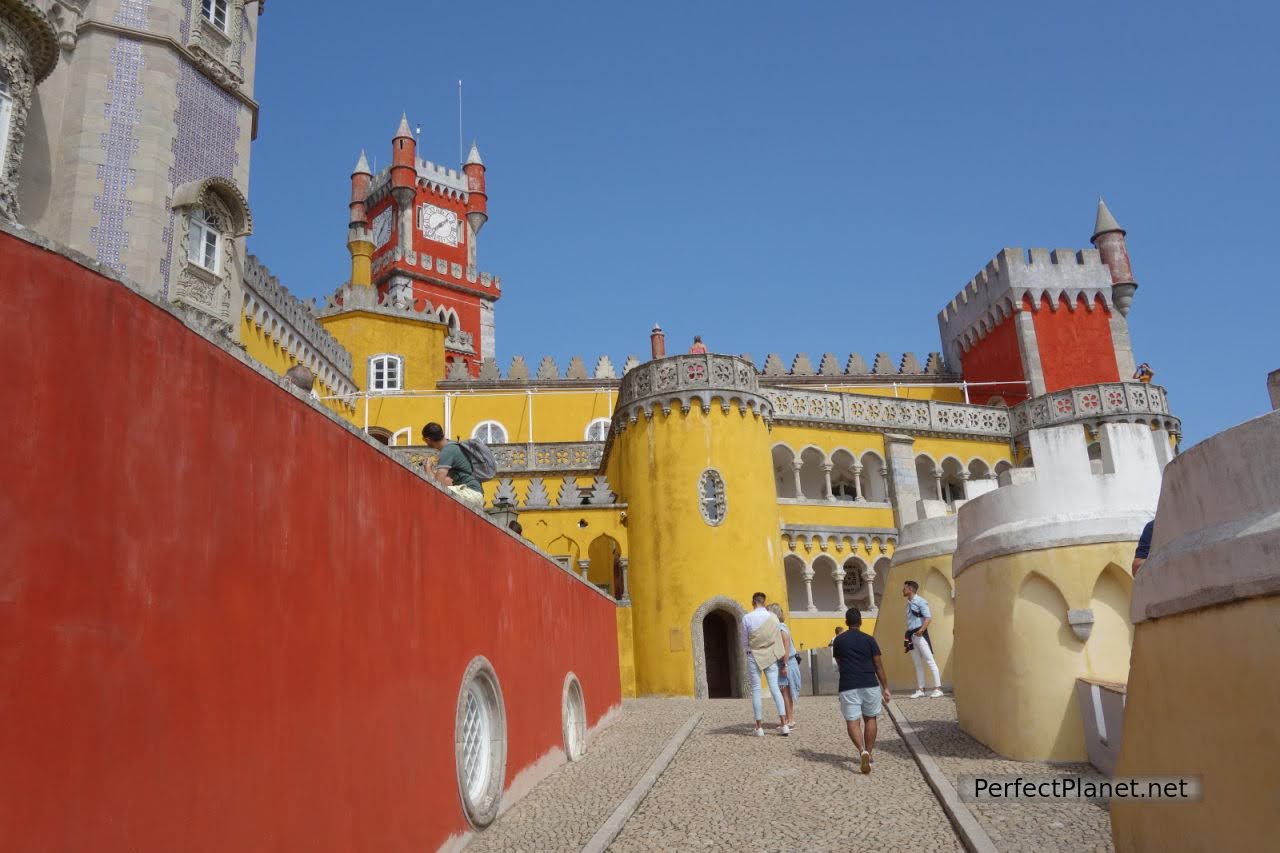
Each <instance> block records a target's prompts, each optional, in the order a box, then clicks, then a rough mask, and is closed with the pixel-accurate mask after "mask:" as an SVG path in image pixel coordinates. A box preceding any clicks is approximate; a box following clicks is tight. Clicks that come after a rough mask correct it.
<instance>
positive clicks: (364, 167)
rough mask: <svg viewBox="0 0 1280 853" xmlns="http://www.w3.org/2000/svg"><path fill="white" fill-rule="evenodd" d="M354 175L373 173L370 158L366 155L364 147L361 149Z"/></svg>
mask: <svg viewBox="0 0 1280 853" xmlns="http://www.w3.org/2000/svg"><path fill="white" fill-rule="evenodd" d="M351 174H353V175H372V174H373V172H370V171H369V158H368V157H366V156H365V153H364V149H363V148H362V149H360V159H359V160H357V161H356V169H355V171H354V172H352V173H351Z"/></svg>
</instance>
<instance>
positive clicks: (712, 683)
mask: <svg viewBox="0 0 1280 853" xmlns="http://www.w3.org/2000/svg"><path fill="white" fill-rule="evenodd" d="M734 627H735V625H734V619H733V617H732V616H730V615H729V614H728V613H725V612H724V611H723V610H712V611H711V612H710V613H708V614H707V615H706V616H704V617H702V643H703V649H704V652H705V654H706V656H707V696H708V697H709V698H711V699H732V698H733V695H734V693H733V654H732V652H731V651H730V650H731V649H732V648H733V635H734V633H736V632H735V631H734Z"/></svg>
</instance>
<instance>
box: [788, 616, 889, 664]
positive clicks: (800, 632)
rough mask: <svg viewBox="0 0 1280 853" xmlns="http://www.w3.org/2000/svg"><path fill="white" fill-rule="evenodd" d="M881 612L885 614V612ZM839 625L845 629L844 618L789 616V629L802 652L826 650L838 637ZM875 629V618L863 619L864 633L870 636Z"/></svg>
mask: <svg viewBox="0 0 1280 853" xmlns="http://www.w3.org/2000/svg"><path fill="white" fill-rule="evenodd" d="M881 612H882V613H883V611H881ZM837 625H839V626H840V627H841V628H843V627H845V625H844V618H843V617H841V618H836V617H834V616H819V617H810V616H802V615H797V614H795V613H789V614H787V627H788V628H790V629H791V637H792V639H794V640H795V643H796V648H797V649H800V650H801V651H806V650H808V649H821V648H825V647H826V645H827V644H828V643H830V642H831V639H832V638H833V637H834V636H835V635H836V633H835V629H836V626H837ZM875 628H876V619H875V617H863V619H862V628H861V630H862V633H864V634H870V633H872V632H874V631H875ZM885 653H886V654H888V650H885Z"/></svg>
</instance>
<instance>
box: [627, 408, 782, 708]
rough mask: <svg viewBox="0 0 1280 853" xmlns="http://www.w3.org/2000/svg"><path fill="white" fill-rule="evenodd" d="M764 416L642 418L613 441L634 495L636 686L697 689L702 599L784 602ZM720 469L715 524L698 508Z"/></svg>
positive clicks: (650, 690) (660, 690)
mask: <svg viewBox="0 0 1280 853" xmlns="http://www.w3.org/2000/svg"><path fill="white" fill-rule="evenodd" d="M768 442H769V435H768V429H767V426H766V424H765V423H764V421H763V420H762V419H761V418H759V417H758V416H756V415H755V414H753V413H752V412H750V411H747V412H746V413H745V414H742V413H740V412H739V411H738V409H737V407H734V408H731V409H730V411H729V413H728V414H725V413H723V411H722V410H721V408H720V406H719V405H718V403H717V404H713V405H712V406H711V409H710V411H709V412H707V413H704V412H703V411H702V409H701V408H700V407H699V406H697V405H695V406H693V407H692V408H691V409H690V411H689V412H688V414H684V413H682V412H681V411H680V408H679V406H678V405H676V406H673V407H672V410H671V414H670V415H664V414H663V413H662V410H661V409H660V408H658V409H656V410H655V411H654V413H653V417H652V419H651V420H650V419H648V418H646V417H644V416H641V417H640V418H639V419H638V420H637V422H636V423H635V424H632V425H630V426H629V427H628V428H627V429H626V430H625V431H624V432H623V433H622V434H621V435H620V436H618V437H617V439H616V440H615V451H614V452H615V453H619V454H620V455H621V464H620V465H619V467H618V470H619V472H620V474H621V484H620V490H621V491H622V492H623V493H624V494H625V495H626V498H627V502H628V514H629V520H628V531H629V534H630V547H631V553H630V582H631V600H632V602H633V609H632V618H633V620H634V632H635V661H636V689H637V690H638V692H639V693H640V694H641V695H651V694H658V695H663V694H673V695H686V696H689V695H693V694H694V692H695V691H694V667H693V642H694V637H693V631H692V625H693V618H694V614H695V611H697V610H698V608H699V607H701V606H702V605H703V604H704V602H707V601H708V600H709V599H712V598H716V597H719V596H727V597H728V598H731V599H733V600H734V601H736V602H739V603H745V604H746V606H749V602H750V599H751V594H752V593H753V592H756V591H757V590H759V591H762V592H764V593H765V594H766V595H768V596H769V598H770V599H772V600H783V599H784V596H785V591H786V587H785V582H784V580H783V574H782V554H781V553H780V546H779V544H778V511H777V502H776V492H775V489H774V484H773V472H772V465H771V462H770V455H769V443H768ZM708 468H714V469H716V470H718V471H720V472H721V474H722V475H723V477H724V483H725V498H726V511H725V515H724V520H723V522H722V523H721V524H719V525H718V526H712V525H710V524H708V523H707V522H706V521H705V520H704V519H703V517H702V513H701V512H700V510H699V493H698V480H699V478H700V476H701V475H702V473H703V471H705V470H706V469H708Z"/></svg>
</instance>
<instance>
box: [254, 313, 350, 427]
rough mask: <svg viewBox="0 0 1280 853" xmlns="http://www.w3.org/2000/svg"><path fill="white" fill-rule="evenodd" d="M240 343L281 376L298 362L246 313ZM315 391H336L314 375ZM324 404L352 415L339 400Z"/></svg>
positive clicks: (326, 394)
mask: <svg viewBox="0 0 1280 853" xmlns="http://www.w3.org/2000/svg"><path fill="white" fill-rule="evenodd" d="M240 343H241V344H243V345H244V350H245V352H246V353H247V354H248V355H250V356H252V357H253V358H255V359H257V360H258V361H259V362H261V363H262V364H263V366H265V367H267V368H269V369H270V370H273V371H275V372H276V373H278V374H280V375H281V376H283V375H284V374H285V371H287V370H288V369H289V368H291V367H293V366H294V365H295V364H297V363H298V360H297V359H296V358H294V357H293V356H292V355H290V354H289V353H288V352H287V351H285V349H284V348H283V347H281V346H280V345H279V344H278V343H276V342H275V341H273V340H271V338H269V337H268V336H267V334H266V332H265V331H263V330H262V329H260V328H258V326H257V324H255V323H254V322H253V319H252V318H251V317H249V316H248V315H247V314H241V315H240ZM315 391H316V393H317V394H319V395H320V396H321V397H332V396H333V395H334V394H335V393H337V392H335V391H334V390H333V389H332V388H330V387H329V386H328V385H327V384H326V383H325V382H323V381H321V379H320V377H319V376H316V384H315ZM324 405H325V406H326V407H328V408H329V409H331V410H333V411H334V412H336V413H337V414H339V415H341V416H342V417H344V418H351V417H352V411H353V409H352V407H351V405H350V404H345V405H344V403H343V402H342V401H341V400H325V401H324Z"/></svg>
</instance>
